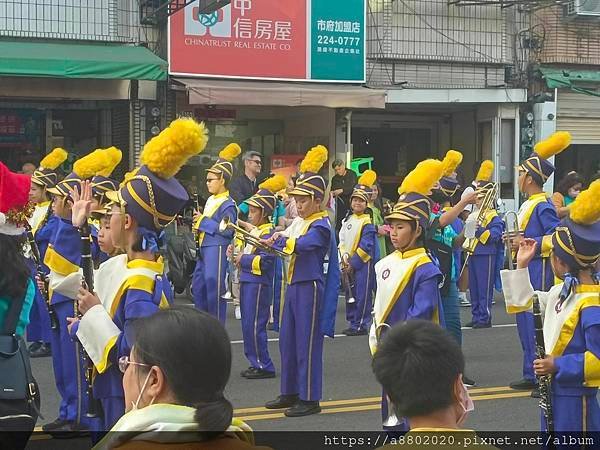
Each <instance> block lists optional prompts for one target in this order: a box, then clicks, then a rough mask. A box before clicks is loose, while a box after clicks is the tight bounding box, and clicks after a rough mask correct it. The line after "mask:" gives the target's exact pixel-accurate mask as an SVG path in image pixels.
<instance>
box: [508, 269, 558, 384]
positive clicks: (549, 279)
mask: <svg viewBox="0 0 600 450" xmlns="http://www.w3.org/2000/svg"><path fill="white" fill-rule="evenodd" d="M529 279H530V280H531V286H532V287H533V289H535V290H536V291H548V290H550V288H551V287H552V286H553V285H554V275H553V273H552V266H551V264H550V261H549V259H548V258H538V259H534V260H533V261H531V263H529ZM516 316H517V331H518V332H519V340H520V341H521V348H522V349H523V378H525V379H527V380H530V381H535V379H536V378H535V374H534V372H533V360H534V359H535V327H534V325H533V314H531V313H530V312H521V313H517V314H516Z"/></svg>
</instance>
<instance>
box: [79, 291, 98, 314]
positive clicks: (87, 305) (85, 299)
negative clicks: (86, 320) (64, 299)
mask: <svg viewBox="0 0 600 450" xmlns="http://www.w3.org/2000/svg"><path fill="white" fill-rule="evenodd" d="M77 302H78V305H79V312H80V313H81V314H82V315H84V314H85V313H86V312H88V311H89V310H90V309H91V308H92V307H93V306H96V305H101V304H102V303H101V302H100V299H99V298H98V296H97V295H96V293H91V292H89V291H88V290H87V289H84V288H82V287H81V288H79V294H77Z"/></svg>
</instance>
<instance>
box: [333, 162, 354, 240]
mask: <svg viewBox="0 0 600 450" xmlns="http://www.w3.org/2000/svg"><path fill="white" fill-rule="evenodd" d="M331 167H332V168H333V170H335V175H334V176H333V178H331V195H333V196H334V197H335V229H336V231H337V232H338V233H339V231H340V228H341V226H342V220H344V218H345V217H346V214H348V211H349V209H350V196H351V195H352V190H353V189H354V186H355V185H356V183H357V182H358V181H357V177H356V174H355V173H354V171H352V170H348V169H347V168H346V164H345V163H344V161H342V160H341V159H336V160H335V161H334V162H333V164H332V165H331Z"/></svg>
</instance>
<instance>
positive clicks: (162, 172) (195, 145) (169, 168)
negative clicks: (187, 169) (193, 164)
mask: <svg viewBox="0 0 600 450" xmlns="http://www.w3.org/2000/svg"><path fill="white" fill-rule="evenodd" d="M207 143H208V131H207V130H206V127H205V126H204V122H200V123H198V122H196V121H195V120H194V119H191V118H180V119H175V120H174V121H173V122H171V124H170V125H169V126H168V127H167V128H165V129H164V130H162V131H161V132H160V134H159V135H158V136H154V137H153V138H152V139H150V140H149V141H148V142H147V143H146V145H144V150H142V154H141V155H140V161H141V163H142V164H144V165H146V166H147V167H148V169H150V171H151V172H153V173H154V174H156V175H157V176H159V177H161V178H164V179H167V178H171V177H172V176H174V175H175V174H176V173H177V172H179V169H181V166H183V165H184V164H185V163H186V161H187V160H188V159H189V158H191V157H192V156H194V155H197V154H198V153H200V152H202V151H203V150H204V149H205V148H206V144H207Z"/></svg>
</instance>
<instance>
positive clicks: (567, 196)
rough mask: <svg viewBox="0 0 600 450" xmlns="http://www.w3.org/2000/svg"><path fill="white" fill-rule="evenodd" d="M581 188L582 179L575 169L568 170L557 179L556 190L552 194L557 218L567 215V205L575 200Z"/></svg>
mask: <svg viewBox="0 0 600 450" xmlns="http://www.w3.org/2000/svg"><path fill="white" fill-rule="evenodd" d="M582 189H583V179H582V178H581V176H580V175H579V174H578V173H577V172H575V171H572V172H569V173H568V174H567V175H565V176H564V177H563V178H562V180H560V181H559V183H558V185H557V186H556V192H555V193H554V194H552V203H553V204H554V207H555V208H556V213H557V214H558V217H559V218H561V219H563V218H565V217H567V215H568V214H569V205H570V204H571V203H573V201H575V199H576V198H577V196H578V195H579V193H580V192H581V190H582Z"/></svg>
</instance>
